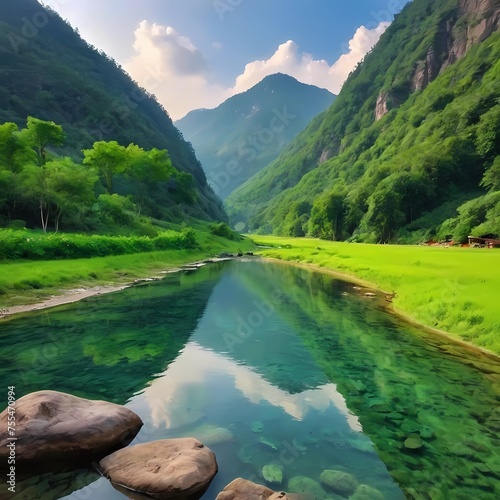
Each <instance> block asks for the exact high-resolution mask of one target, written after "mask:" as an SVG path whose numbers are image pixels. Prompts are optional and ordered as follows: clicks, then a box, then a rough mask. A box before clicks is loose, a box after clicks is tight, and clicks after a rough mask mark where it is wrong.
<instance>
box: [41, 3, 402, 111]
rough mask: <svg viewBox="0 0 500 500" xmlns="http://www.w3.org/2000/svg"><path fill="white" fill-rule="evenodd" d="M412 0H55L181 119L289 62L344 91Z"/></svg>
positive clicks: (288, 68)
mask: <svg viewBox="0 0 500 500" xmlns="http://www.w3.org/2000/svg"><path fill="white" fill-rule="evenodd" d="M407 1H408V0H350V1H337V0H104V1H103V0H85V1H84V2H82V1H81V0H46V1H45V3H46V4H48V5H50V6H51V7H53V8H54V9H55V10H57V11H58V12H59V13H60V14H61V15H62V17H63V18H66V19H68V20H69V21H70V22H71V24H72V25H73V26H74V27H77V28H78V29H79V30H80V33H81V35H82V36H83V37H84V38H85V39H86V40H88V41H89V42H90V43H92V44H93V45H95V46H97V47H98V48H100V49H103V50H104V51H105V52H107V53H108V54H109V55H111V56H112V57H114V58H115V59H116V60H117V61H118V62H119V63H120V64H122V65H123V66H124V67H125V69H126V70H127V71H128V72H129V73H130V74H131V75H132V77H133V78H134V79H136V80H137V81H138V82H139V83H140V84H141V85H143V86H144V87H146V88H147V89H148V90H150V91H151V92H153V93H154V94H155V95H156V96H157V97H158V99H159V100H160V101H161V102H162V104H164V105H165V107H166V109H167V110H168V111H169V112H170V114H171V115H172V117H173V118H174V119H177V118H180V117H182V116H183V115H184V114H186V113H187V112H188V111H190V110H191V109H195V108H199V107H213V106H216V105H217V104H219V103H220V102H222V101H223V100H224V99H226V98H227V97H229V96H230V95H233V94H234V93H238V92H242V91H244V90H247V89H248V88H250V87H251V86H252V85H254V84H256V83H258V81H260V80H261V79H262V78H263V77H264V76H266V75H267V74H271V73H275V72H278V71H281V72H283V73H289V74H291V75H292V76H294V77H296V78H297V79H299V80H301V81H304V82H305V83H311V84H315V85H318V86H320V87H325V88H328V89H329V90H331V91H333V92H338V91H339V89H340V87H341V85H342V83H343V81H344V79H345V77H346V76H347V74H348V73H349V71H350V70H351V69H352V68H353V67H354V66H355V65H356V64H357V62H358V61H359V59H360V58H362V56H363V55H364V54H365V53H366V52H367V51H368V50H369V49H370V48H371V46H372V45H373V44H374V43H376V41H377V40H378V38H379V37H380V35H381V34H382V33H383V31H384V30H385V29H386V27H387V25H388V22H389V21H391V20H392V18H393V15H394V13H396V12H398V11H399V10H401V8H402V7H404V5H405V4H406V3H407Z"/></svg>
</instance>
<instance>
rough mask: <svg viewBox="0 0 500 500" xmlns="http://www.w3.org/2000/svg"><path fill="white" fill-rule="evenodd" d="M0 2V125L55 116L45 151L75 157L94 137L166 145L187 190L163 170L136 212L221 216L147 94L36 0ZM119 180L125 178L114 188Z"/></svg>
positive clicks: (186, 150)
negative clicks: (157, 188)
mask: <svg viewBox="0 0 500 500" xmlns="http://www.w3.org/2000/svg"><path fill="white" fill-rule="evenodd" d="M0 7H1V8H0V124H3V123H6V122H12V123H15V124H16V125H17V126H18V127H20V128H22V127H25V125H26V120H27V118H28V116H33V117H36V118H38V119H41V120H44V121H52V122H55V123H56V124H58V125H60V126H62V128H63V131H64V134H65V139H64V141H60V143H58V144H55V143H52V144H50V145H49V146H48V152H49V154H52V155H55V156H59V157H61V156H69V157H71V158H72V159H74V160H75V161H77V162H79V161H81V159H82V158H83V153H82V151H83V150H86V149H90V148H92V146H93V144H94V143H95V142H99V141H116V142H117V143H118V144H119V145H121V146H123V147H127V146H129V145H130V144H136V145H137V146H138V147H140V148H144V149H145V150H152V149H154V148H157V149H158V150H167V151H168V155H169V157H170V160H171V162H172V165H173V167H174V168H175V169H176V170H177V171H179V172H181V173H184V174H189V176H192V186H193V193H192V195H193V196H189V197H187V198H183V197H182V196H177V195H176V193H177V194H178V193H179V191H182V189H183V186H181V185H179V180H180V182H181V184H182V182H183V181H185V180H186V178H185V177H182V176H170V177H169V181H168V182H167V181H164V184H163V186H162V190H163V191H164V194H165V196H163V198H162V201H161V205H158V203H157V202H158V200H156V203H152V204H150V205H149V206H148V205H145V206H143V213H148V210H150V208H151V207H153V208H154V209H155V211H154V213H151V215H154V216H156V217H160V218H172V217H173V218H177V219H179V218H182V217H184V216H186V215H189V216H193V217H197V218H203V219H218V220H224V219H225V218H226V215H225V213H224V210H223V207H222V203H221V202H220V200H219V199H218V198H217V197H216V196H215V194H214V193H213V191H212V190H211V189H210V188H209V186H208V184H207V181H206V177H205V174H204V172H203V170H202V168H201V164H200V162H199V161H198V160H197V158H196V156H195V153H194V151H193V149H192V147H191V145H190V144H189V143H187V142H186V141H184V139H183V137H182V134H181V133H180V132H179V131H178V130H177V129H176V128H175V126H174V125H173V123H172V120H171V119H170V117H169V116H168V114H167V112H166V110H165V109H163V108H162V106H161V105H159V104H158V103H157V102H156V100H155V97H154V96H153V95H151V94H149V93H148V92H146V91H145V90H144V89H142V88H139V87H138V86H137V85H136V84H135V83H134V82H133V81H132V80H131V78H130V77H129V76H128V75H127V74H126V73H125V72H124V71H123V70H122V69H121V68H120V67H119V66H117V64H116V63H115V61H113V60H112V59H111V58H109V57H107V56H106V55H105V54H104V53H103V52H100V51H98V50H97V49H95V48H94V47H92V46H89V45H88V44H87V43H86V42H85V41H84V40H82V39H81V38H80V36H79V35H78V34H77V33H76V32H74V31H73V29H72V28H71V27H70V26H69V25H68V24H66V23H65V22H64V21H63V20H62V19H61V18H60V17H59V16H58V15H57V14H56V13H55V12H53V11H50V10H47V9H45V8H43V7H42V6H41V5H40V4H39V3H38V2H37V1H36V0H0ZM0 168H3V169H5V165H0ZM120 182H121V183H122V184H123V182H126V179H122V180H121V181H120V180H119V182H118V183H117V185H116V187H117V188H120V185H121V184H120ZM122 188H123V186H122ZM167 193H170V195H167Z"/></svg>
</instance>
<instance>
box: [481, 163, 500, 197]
mask: <svg viewBox="0 0 500 500" xmlns="http://www.w3.org/2000/svg"><path fill="white" fill-rule="evenodd" d="M481 186H484V187H485V188H488V189H489V190H490V191H500V156H497V157H496V158H495V161H494V162H493V165H492V166H491V167H490V168H489V169H488V170H486V172H485V173H484V177H483V180H482V182H481Z"/></svg>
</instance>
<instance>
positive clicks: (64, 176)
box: [45, 158, 98, 232]
mask: <svg viewBox="0 0 500 500" xmlns="http://www.w3.org/2000/svg"><path fill="white" fill-rule="evenodd" d="M45 169H46V174H47V189H48V192H49V193H50V196H51V202H52V203H53V205H54V214H55V215H54V226H55V230H56V232H57V231H59V223H60V220H61V215H62V214H63V213H65V212H69V211H77V210H82V209H84V208H86V207H89V206H90V205H91V204H92V202H93V201H94V200H95V196H94V186H95V184H96V182H97V179H98V176H97V174H96V172H95V171H94V170H93V169H89V168H85V167H83V166H82V165H78V164H76V163H74V162H73V160H72V159H71V158H61V159H58V160H54V161H51V162H48V163H47V164H46V165H45Z"/></svg>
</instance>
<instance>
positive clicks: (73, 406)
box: [0, 391, 143, 463]
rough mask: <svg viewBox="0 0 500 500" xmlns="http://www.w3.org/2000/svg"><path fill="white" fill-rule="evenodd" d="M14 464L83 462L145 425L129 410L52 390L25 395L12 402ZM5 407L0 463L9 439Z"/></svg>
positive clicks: (118, 444) (0, 422)
mask: <svg viewBox="0 0 500 500" xmlns="http://www.w3.org/2000/svg"><path fill="white" fill-rule="evenodd" d="M15 410H16V411H15V424H16V425H15V437H16V438H17V441H15V445H16V447H15V453H16V462H17V463H26V462H42V461H44V462H45V461H60V460H82V459H85V458H86V456H89V457H90V456H95V455H99V454H106V453H109V452H111V451H113V450H116V449H118V448H122V447H123V446H126V445H127V444H129V443H130V442H131V441H132V439H133V438H134V437H135V436H136V435H137V433H138V432H139V430H140V428H141V427H142V425H143V423H142V420H141V419H140V418H139V417H138V416H137V415H136V414H135V413H134V412H132V411H130V410H129V409H127V408H125V407H123V406H119V405H116V404H113V403H107V402H105V401H90V400H88V399H82V398H78V397H76V396H71V395H70V394H64V393H62V392H55V391H40V392H34V393H32V394H28V395H26V396H24V397H22V398H20V399H18V400H17V401H16V404H15ZM7 421H8V410H7V409H6V410H5V411H3V412H2V413H1V414H0V463H6V458H7V455H8V453H9V452H10V449H9V448H7V444H9V443H11V441H10V439H9V438H10V436H8V435H7Z"/></svg>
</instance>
